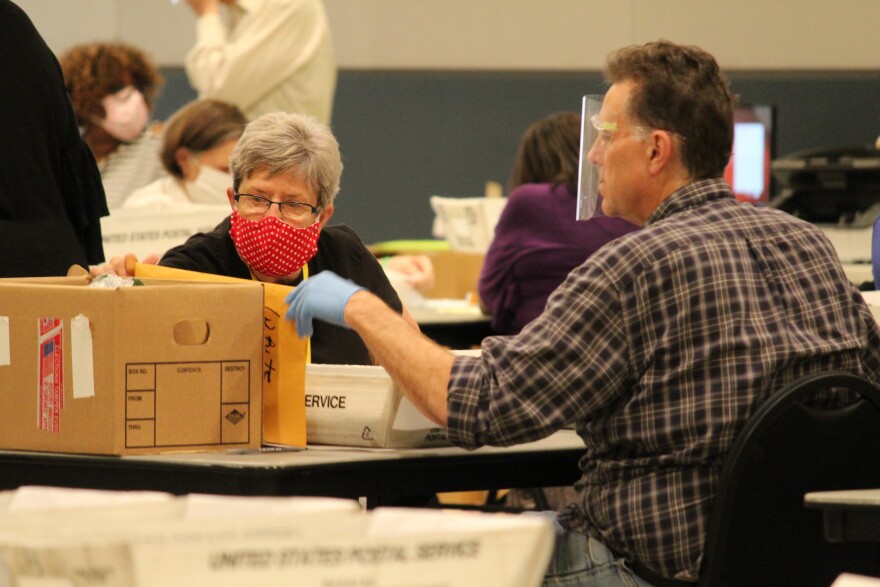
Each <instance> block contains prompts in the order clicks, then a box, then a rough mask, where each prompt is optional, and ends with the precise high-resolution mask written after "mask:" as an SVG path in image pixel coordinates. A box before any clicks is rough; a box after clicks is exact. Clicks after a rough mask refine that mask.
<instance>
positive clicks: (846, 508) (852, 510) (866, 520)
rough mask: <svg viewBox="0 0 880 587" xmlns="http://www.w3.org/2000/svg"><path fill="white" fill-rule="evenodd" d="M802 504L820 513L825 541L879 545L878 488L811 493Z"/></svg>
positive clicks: (879, 510) (879, 501) (879, 513)
mask: <svg viewBox="0 0 880 587" xmlns="http://www.w3.org/2000/svg"><path fill="white" fill-rule="evenodd" d="M804 505H805V506H806V507H808V508H813V509H820V510H822V533H823V535H824V536H825V539H826V540H827V541H828V542H880V489H847V490H838V491H815V492H811V493H808V494H806V495H805V496H804Z"/></svg>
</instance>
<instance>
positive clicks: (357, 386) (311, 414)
mask: <svg viewBox="0 0 880 587" xmlns="http://www.w3.org/2000/svg"><path fill="white" fill-rule="evenodd" d="M306 438H307V442H308V444H332V445H341V446H364V447H373V448H416V447H427V446H446V445H448V444H449V440H448V439H447V438H446V430H445V429H443V428H441V427H439V426H437V424H435V423H434V422H432V421H431V420H429V419H428V418H426V417H425V416H423V415H422V414H421V413H420V412H419V411H418V410H417V409H416V408H415V406H413V405H412V403H410V401H409V400H408V399H406V397H405V396H404V395H403V393H402V392H401V391H400V390H399V389H398V388H397V386H395V385H394V382H392V381H391V377H390V376H389V375H388V372H387V371H385V369H383V368H382V367H378V366H372V365H316V364H313V365H308V366H307V367H306Z"/></svg>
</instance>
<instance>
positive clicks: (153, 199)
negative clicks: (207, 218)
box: [123, 99, 247, 208]
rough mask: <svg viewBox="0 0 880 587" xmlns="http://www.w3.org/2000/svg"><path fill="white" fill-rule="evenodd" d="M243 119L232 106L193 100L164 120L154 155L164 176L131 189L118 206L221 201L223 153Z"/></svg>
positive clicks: (225, 183)
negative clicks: (160, 139) (157, 157)
mask: <svg viewBox="0 0 880 587" xmlns="http://www.w3.org/2000/svg"><path fill="white" fill-rule="evenodd" d="M246 124H247V120H246V119H245V117H244V114H242V112H241V110H239V109H238V108H237V107H236V106H233V105H232V104H227V103H226V102H221V101H219V100H208V99H205V100H194V101H192V102H190V103H189V104H187V105H185V106H184V107H183V108H181V109H180V110H178V111H177V112H175V113H174V114H173V115H172V116H171V118H169V119H168V122H167V124H166V125H165V136H164V138H163V140H162V150H161V151H160V152H159V160H160V161H161V162H162V167H164V168H165V171H167V172H168V175H167V176H166V177H163V178H161V179H157V180H156V181H154V182H153V183H151V184H149V185H147V186H144V187H142V188H140V189H137V190H135V191H134V192H132V194H131V195H130V196H129V197H128V198H126V200H125V202H123V207H124V208H134V207H138V206H147V205H153V204H157V203H192V204H226V203H227V202H228V199H227V197H226V188H227V187H229V185H230V182H231V176H230V175H229V157H230V156H231V155H232V150H233V149H234V148H235V145H236V144H238V138H239V137H240V136H241V133H242V132H243V131H244V127H245V125H246Z"/></svg>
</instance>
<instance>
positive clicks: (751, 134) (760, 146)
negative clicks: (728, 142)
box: [724, 104, 774, 206]
mask: <svg viewBox="0 0 880 587" xmlns="http://www.w3.org/2000/svg"><path fill="white" fill-rule="evenodd" d="M773 122H774V121H773V107H772V106H768V105H757V104H740V105H738V106H737V107H736V110H735V112H734V116H733V150H732V152H731V155H730V162H728V164H727V167H726V168H725V170H724V178H725V179H726V180H727V182H728V183H729V184H730V185H731V187H732V188H733V193H734V194H735V195H736V199H737V200H740V201H741V202H750V203H752V204H755V205H758V206H765V205H767V203H768V202H769V201H770V195H771V191H770V189H771V188H770V179H771V174H770V161H771V160H772V159H773V131H774V127H773Z"/></svg>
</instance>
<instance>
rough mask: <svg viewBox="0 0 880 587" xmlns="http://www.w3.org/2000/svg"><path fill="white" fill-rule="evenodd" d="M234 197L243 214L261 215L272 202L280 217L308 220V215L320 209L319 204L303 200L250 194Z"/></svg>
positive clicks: (292, 219) (267, 209) (291, 219)
mask: <svg viewBox="0 0 880 587" xmlns="http://www.w3.org/2000/svg"><path fill="white" fill-rule="evenodd" d="M234 199H235V203H236V206H237V209H238V211H239V212H240V213H241V214H242V215H244V216H263V215H265V214H266V213H267V212H268V211H269V208H271V207H272V204H275V205H276V206H278V212H279V214H281V217H282V218H284V219H285V220H290V221H293V222H295V221H299V220H308V219H309V217H310V216H314V215H316V214H317V213H318V212H320V211H321V207H320V206H312V205H311V204H306V203H305V202H293V201H291V202H273V201H272V200H270V199H268V198H264V197H262V196H253V195H251V194H235V196H234Z"/></svg>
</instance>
